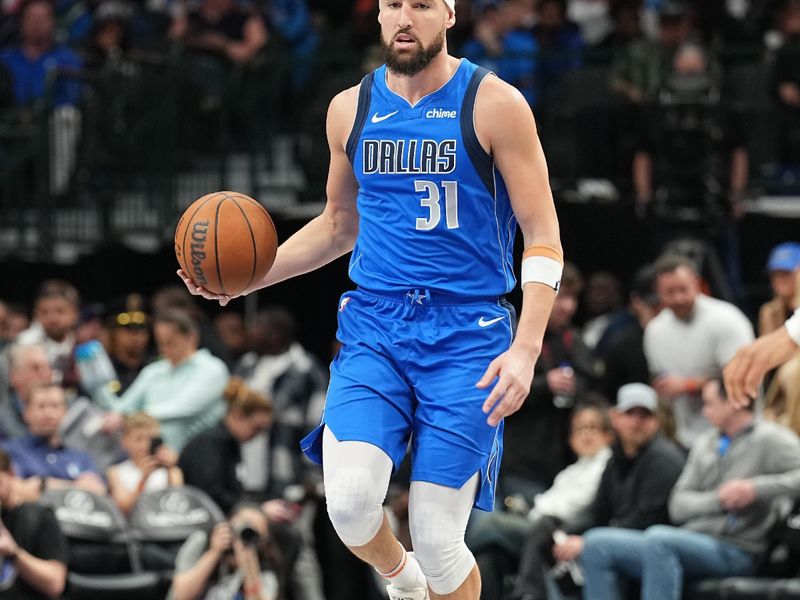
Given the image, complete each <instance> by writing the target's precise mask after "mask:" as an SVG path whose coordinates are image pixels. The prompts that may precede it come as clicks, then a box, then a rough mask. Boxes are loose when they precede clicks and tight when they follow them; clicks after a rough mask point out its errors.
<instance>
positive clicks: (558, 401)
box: [553, 360, 575, 409]
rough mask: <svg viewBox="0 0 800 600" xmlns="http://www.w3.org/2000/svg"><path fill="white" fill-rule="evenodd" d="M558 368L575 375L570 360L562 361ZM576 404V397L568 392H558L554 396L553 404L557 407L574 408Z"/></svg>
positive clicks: (567, 373)
mask: <svg viewBox="0 0 800 600" xmlns="http://www.w3.org/2000/svg"><path fill="white" fill-rule="evenodd" d="M558 368H559V369H561V370H562V372H564V373H565V374H566V375H574V371H573V370H572V363H570V362H569V361H566V360H564V361H561V363H559V365H558ZM574 404H575V398H574V397H573V396H571V395H568V394H556V395H555V396H553V405H554V406H555V407H556V408H565V409H566V408H572V406H573V405H574Z"/></svg>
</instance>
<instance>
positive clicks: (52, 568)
mask: <svg viewBox="0 0 800 600" xmlns="http://www.w3.org/2000/svg"><path fill="white" fill-rule="evenodd" d="M13 473H14V471H13V469H12V466H11V460H10V458H9V456H8V454H7V453H6V452H5V451H3V450H0V561H1V562H3V563H5V564H4V565H3V566H4V569H3V570H4V573H3V576H4V579H5V578H9V577H12V576H14V575H12V573H11V572H9V570H11V571H12V572H13V573H14V574H15V579H13V583H11V587H9V588H8V589H3V591H2V592H0V596H2V597H4V598H14V599H15V600H46V599H51V598H59V597H61V594H62V593H63V591H64V587H65V585H66V582H67V552H68V550H67V542H66V540H65V539H64V536H63V535H62V534H61V530H60V529H59V527H58V522H57V521H56V519H55V517H54V516H53V513H52V511H51V510H50V509H48V508H45V507H44V506H41V505H39V504H36V503H32V502H31V503H21V502H20V501H19V498H18V496H16V494H14V475H13Z"/></svg>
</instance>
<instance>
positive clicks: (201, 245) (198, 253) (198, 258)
mask: <svg viewBox="0 0 800 600" xmlns="http://www.w3.org/2000/svg"><path fill="white" fill-rule="evenodd" d="M206 237H208V221H197V222H196V223H195V224H194V227H193V228H192V246H191V247H192V252H191V260H192V272H193V273H194V277H193V279H194V280H195V281H196V282H197V283H201V284H202V283H208V279H206V275H205V273H204V272H203V267H202V265H201V263H202V262H203V261H204V260H205V259H206V252H205V249H206Z"/></svg>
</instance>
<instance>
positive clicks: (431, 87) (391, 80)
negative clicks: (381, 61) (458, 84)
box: [386, 50, 461, 104]
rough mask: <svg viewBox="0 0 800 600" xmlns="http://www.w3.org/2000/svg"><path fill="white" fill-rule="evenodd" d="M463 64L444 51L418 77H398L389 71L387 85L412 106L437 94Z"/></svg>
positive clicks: (387, 72)
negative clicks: (429, 95)
mask: <svg viewBox="0 0 800 600" xmlns="http://www.w3.org/2000/svg"><path fill="white" fill-rule="evenodd" d="M460 63H461V61H460V60H459V59H457V58H456V57H454V56H450V55H449V54H447V51H446V50H442V51H441V52H440V53H439V54H438V55H437V56H436V58H434V59H433V60H432V61H431V62H430V64H429V65H428V66H427V67H425V68H424V69H423V70H422V71H420V72H419V73H417V74H416V75H398V74H397V73H394V72H392V71H390V70H388V69H387V71H386V85H387V86H389V89H390V90H392V91H393V92H394V93H395V94H397V95H399V96H402V97H403V98H405V99H406V100H408V101H409V103H411V104H416V103H417V102H419V100H420V99H421V98H424V97H425V96H427V95H428V94H430V93H432V92H435V91H436V90H438V89H439V88H440V87H442V86H443V85H444V84H446V83H447V82H448V81H449V80H450V78H451V77H452V76H453V73H455V72H456V69H458V65H459V64H460Z"/></svg>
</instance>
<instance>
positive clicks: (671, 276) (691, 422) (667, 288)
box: [644, 254, 753, 448]
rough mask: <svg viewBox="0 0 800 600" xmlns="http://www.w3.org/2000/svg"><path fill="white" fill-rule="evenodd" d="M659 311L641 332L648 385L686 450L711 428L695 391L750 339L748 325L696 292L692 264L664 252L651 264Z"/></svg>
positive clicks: (721, 304)
mask: <svg viewBox="0 0 800 600" xmlns="http://www.w3.org/2000/svg"><path fill="white" fill-rule="evenodd" d="M654 269H655V272H656V284H655V288H656V293H657V294H658V297H659V299H660V300H661V304H662V306H663V307H664V308H663V310H662V311H661V312H660V313H659V315H658V316H657V317H655V318H654V319H653V320H652V321H650V323H648V325H647V327H646V329H645V331H644V352H645V356H646V357H647V363H648V366H649V368H650V374H651V375H652V377H653V381H652V386H653V388H654V389H655V390H656V392H658V395H659V397H660V398H661V399H662V400H665V401H666V402H667V403H668V404H669V405H670V406H671V407H672V411H673V413H674V415H675V428H676V431H675V436H676V437H677V439H678V441H679V442H680V443H681V444H682V445H683V446H684V447H685V448H690V447H691V445H692V443H693V442H694V440H695V439H696V438H697V436H698V435H700V434H701V433H703V432H704V431H707V430H709V429H710V428H711V424H710V423H709V422H708V421H707V420H706V418H705V417H704V416H703V413H702V410H703V402H702V400H701V398H700V390H701V389H702V387H703V384H705V383H706V382H707V381H710V380H711V379H713V378H714V377H717V376H719V373H720V372H721V371H722V368H723V367H724V366H725V364H726V363H727V362H728V361H729V360H730V359H731V358H732V357H733V355H734V354H735V353H736V351H737V350H738V349H739V348H741V347H742V346H744V345H746V344H748V343H750V342H751V341H752V340H753V326H752V325H751V324H750V321H749V320H748V319H747V317H746V316H745V315H744V313H742V311H740V310H739V309H738V308H737V307H736V306H734V305H733V304H730V303H728V302H724V301H722V300H718V299H716V298H711V297H710V296H706V295H705V294H703V293H702V292H701V291H700V277H699V275H698V273H697V268H696V267H695V265H694V263H693V262H692V261H691V260H689V259H688V258H686V257H684V256H681V255H677V254H666V255H664V256H662V257H661V258H659V259H658V260H657V261H656V263H655V264H654Z"/></svg>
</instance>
